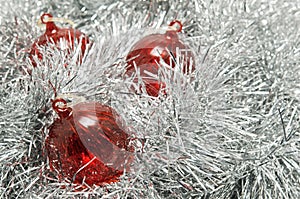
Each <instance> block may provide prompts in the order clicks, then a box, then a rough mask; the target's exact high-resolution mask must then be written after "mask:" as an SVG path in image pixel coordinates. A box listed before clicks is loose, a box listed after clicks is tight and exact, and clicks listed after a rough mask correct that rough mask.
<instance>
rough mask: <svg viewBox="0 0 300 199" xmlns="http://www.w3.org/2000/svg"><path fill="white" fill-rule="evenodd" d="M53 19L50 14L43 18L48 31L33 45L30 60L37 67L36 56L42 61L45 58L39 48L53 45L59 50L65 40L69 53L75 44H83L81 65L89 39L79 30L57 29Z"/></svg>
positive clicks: (80, 58)
mask: <svg viewBox="0 0 300 199" xmlns="http://www.w3.org/2000/svg"><path fill="white" fill-rule="evenodd" d="M52 18H53V16H52V15H51V14H48V13H47V14H43V15H42V16H41V22H42V23H43V24H45V25H46V31H45V33H44V34H43V35H41V36H40V37H39V38H38V39H37V40H36V41H35V42H34V43H33V45H32V47H31V50H30V52H29V58H30V60H31V62H32V64H33V66H34V67H36V66H37V64H36V62H35V61H34V58H33V57H34V56H37V57H38V59H40V60H41V59H42V58H43V55H42V53H41V52H40V51H39V49H38V46H47V45H49V44H50V43H53V44H55V45H56V47H57V48H60V45H59V43H60V42H62V41H63V40H65V42H66V45H67V46H66V48H67V50H68V52H69V53H70V52H71V50H73V49H74V48H75V43H77V44H78V43H79V42H81V55H80V57H79V63H81V61H82V57H83V55H84V53H85V50H86V48H87V44H88V43H89V38H88V37H87V36H86V35H84V34H83V33H82V32H81V31H79V30H76V29H72V28H59V27H57V26H56V25H55V23H54V22H53V21H51V19H52Z"/></svg>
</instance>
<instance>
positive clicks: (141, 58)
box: [126, 20, 195, 97]
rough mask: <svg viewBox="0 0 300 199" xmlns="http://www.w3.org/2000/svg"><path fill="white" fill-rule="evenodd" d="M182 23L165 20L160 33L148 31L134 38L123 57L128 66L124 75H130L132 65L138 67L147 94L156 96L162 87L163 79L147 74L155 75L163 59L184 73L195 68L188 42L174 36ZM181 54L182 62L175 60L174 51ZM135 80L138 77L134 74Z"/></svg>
mask: <svg viewBox="0 0 300 199" xmlns="http://www.w3.org/2000/svg"><path fill="white" fill-rule="evenodd" d="M181 30H182V24H181V22H180V21H178V20H175V21H172V22H171V23H170V24H169V29H168V30H167V31H166V32H165V33H164V34H152V35H149V36H146V37H144V38H142V39H141V40H140V41H138V42H137V43H136V44H134V46H133V47H132V49H131V50H130V52H129V54H128V55H127V57H126V62H127V64H128V67H127V69H126V75H128V76H131V75H132V74H133V73H135V72H136V69H135V65H136V67H137V69H138V70H139V73H140V76H141V77H142V80H143V82H144V84H145V88H146V91H147V93H148V94H149V95H151V96H154V97H157V96H158V94H159V91H160V90H161V89H162V88H164V87H165V83H164V82H161V81H158V80H157V79H155V78H153V76H151V75H149V73H152V74H154V75H158V72H159V67H161V66H162V65H163V64H164V63H165V64H167V65H169V66H171V67H172V68H174V67H175V65H176V64H177V65H178V66H179V67H182V68H181V69H182V71H183V72H184V73H189V72H192V71H194V70H195V66H194V60H195V58H194V55H193V54H192V52H191V50H190V49H189V47H188V46H186V45H185V44H184V43H183V42H182V41H180V39H179V37H178V34H177V33H178V32H181ZM178 51H180V52H181V55H182V59H183V61H182V64H181V63H176V61H178V60H177V59H176V57H177V54H178V53H177V52H178ZM134 82H135V83H137V82H138V79H137V78H135V79H134Z"/></svg>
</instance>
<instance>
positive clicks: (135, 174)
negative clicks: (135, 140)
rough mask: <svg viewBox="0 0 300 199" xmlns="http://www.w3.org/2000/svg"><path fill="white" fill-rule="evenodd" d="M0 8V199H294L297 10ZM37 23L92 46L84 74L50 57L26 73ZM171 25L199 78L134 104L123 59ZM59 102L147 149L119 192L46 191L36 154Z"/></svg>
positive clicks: (91, 2) (52, 3)
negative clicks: (116, 121) (108, 122)
mask: <svg viewBox="0 0 300 199" xmlns="http://www.w3.org/2000/svg"><path fill="white" fill-rule="evenodd" d="M0 4H1V14H0V44H1V45H0V77H1V79H0V81H1V85H0V96H1V98H0V168H1V174H0V198H202V199H219V198H224V199H225V198H226V199H227V198H232V199H238V198H295V199H297V198H300V152H299V150H300V134H299V116H300V115H299V108H300V106H299V98H300V78H299V76H300V32H299V30H300V2H299V1H296V0H294V1H284V0H262V1H247V0H240V1H238V0H237V1H229V0H228V1H211V0H191V1H181V0H175V1H171V0H170V1H167V0H151V1H150V0H149V1H133V0H123V1H113V0H105V1H96V0H68V1H59V0H49V1H46V0H44V1H33V0H11V1H7V0H0ZM44 12H49V13H51V14H52V15H53V16H56V17H64V18H68V19H70V20H72V21H73V22H74V23H75V24H76V28H77V29H80V30H81V31H82V32H84V33H86V34H87V35H89V37H90V38H91V40H93V41H94V45H93V46H92V48H91V49H90V50H89V52H88V53H87V54H86V57H85V59H84V62H83V63H82V65H81V66H78V65H77V64H76V61H74V60H73V59H72V57H70V59H66V56H65V54H64V52H60V51H58V50H57V49H55V48H51V49H41V51H42V52H46V51H52V54H53V56H52V57H47V58H44V59H43V60H40V61H39V60H37V61H38V67H37V68H32V66H31V64H30V60H29V59H28V49H30V47H31V45H32V43H33V42H34V41H35V40H36V39H37V38H38V37H39V36H40V35H41V34H42V33H43V31H44V30H41V29H40V28H39V27H38V26H37V23H36V22H37V20H38V19H39V17H40V15H41V14H42V13H44ZM173 19H178V20H180V21H182V23H183V26H184V27H183V33H182V34H180V37H181V40H182V41H184V43H186V44H188V45H189V46H190V47H191V49H192V51H193V52H194V54H195V58H196V60H195V61H196V68H197V69H196V71H195V72H194V73H193V74H191V75H183V74H182V73H180V72H176V70H175V72H174V73H173V74H169V73H168V71H164V70H162V71H160V72H161V73H162V74H164V75H162V76H161V77H157V78H163V81H164V82H166V89H167V90H168V95H167V96H163V95H161V96H160V97H158V98H151V97H149V96H147V95H146V94H145V93H141V94H140V95H136V94H134V93H132V91H131V90H130V88H131V86H132V84H133V82H132V79H131V78H127V79H125V80H124V79H123V78H122V75H123V73H124V67H125V66H126V62H125V57H126V55H127V54H128V53H129V51H130V48H131V47H132V45H133V44H134V43H135V42H137V41H139V40H140V39H141V38H142V37H144V36H145V35H149V34H151V33H154V32H159V31H161V30H163V29H164V28H166V27H167V25H168V24H169V22H170V21H172V20H173ZM59 25H60V26H67V25H66V24H59ZM76 53H78V52H76V51H75V52H74V55H75V56H76ZM65 63H68V65H69V66H68V67H67V68H65V67H63V65H64V64H65ZM28 71H31V72H32V74H31V75H29V74H28ZM49 82H51V84H52V85H53V87H54V88H55V89H54V88H53V87H52V86H51V85H50V84H49ZM54 90H56V92H57V93H58V94H65V93H71V94H72V95H77V96H82V97H85V98H86V99H87V100H93V101H99V102H101V103H105V104H108V105H110V106H112V107H113V108H114V109H116V110H117V112H118V113H119V114H120V115H121V116H122V117H123V118H124V120H125V122H126V124H127V125H128V126H129V127H130V128H131V129H132V131H133V132H135V134H136V136H137V137H139V138H141V139H143V140H144V141H145V146H144V151H143V152H140V151H137V152H136V155H135V156H136V158H135V161H134V163H133V165H132V168H131V171H128V172H126V173H125V174H124V175H123V176H122V177H121V180H120V182H117V183H114V184H109V185H107V186H105V187H91V188H86V189H84V190H82V191H74V190H73V189H72V188H71V187H70V186H69V184H67V183H65V182H60V181H58V180H57V179H56V178H57V177H56V176H53V178H52V179H50V177H49V175H48V172H49V163H48V160H47V158H46V157H45V156H44V154H43V150H44V148H43V147H44V141H45V137H46V135H47V133H48V130H47V127H48V126H49V125H50V124H51V123H52V122H53V119H54V118H55V117H56V116H55V114H54V113H53V111H52V109H51V108H50V107H51V103H50V100H51V99H53V98H54V94H55V92H54ZM62 185H65V188H62Z"/></svg>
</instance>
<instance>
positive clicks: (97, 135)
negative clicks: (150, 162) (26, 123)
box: [45, 99, 134, 186]
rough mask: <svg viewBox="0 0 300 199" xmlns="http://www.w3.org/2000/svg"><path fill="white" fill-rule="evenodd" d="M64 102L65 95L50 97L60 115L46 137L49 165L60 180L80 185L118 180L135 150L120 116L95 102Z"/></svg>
mask: <svg viewBox="0 0 300 199" xmlns="http://www.w3.org/2000/svg"><path fill="white" fill-rule="evenodd" d="M61 104H62V105H61ZM66 104H67V103H66V101H65V100H64V99H56V100H54V101H53V108H54V110H55V111H56V112H57V113H58V115H59V118H58V119H56V120H55V121H54V122H53V124H52V125H51V126H50V127H49V134H48V136H47V138H46V141H45V149H46V154H47V157H48V159H49V162H50V169H51V170H52V171H56V172H57V173H58V175H59V176H58V177H59V179H60V180H61V181H68V182H72V183H75V184H79V185H81V184H84V183H86V184H87V185H89V186H92V185H104V184H106V183H111V182H116V181H118V179H119V176H120V175H122V174H123V172H124V169H126V170H127V171H128V170H129V164H130V163H131V162H132V161H133V152H134V147H133V146H132V145H131V138H130V135H129V134H128V133H127V132H126V130H125V129H126V128H125V127H124V126H123V124H122V121H121V118H120V116H119V115H118V114H117V113H116V112H115V111H114V110H113V109H112V108H111V107H109V106H106V105H103V104H100V103H98V102H81V103H78V104H76V105H74V106H73V107H67V105H66ZM59 105H60V106H59Z"/></svg>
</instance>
